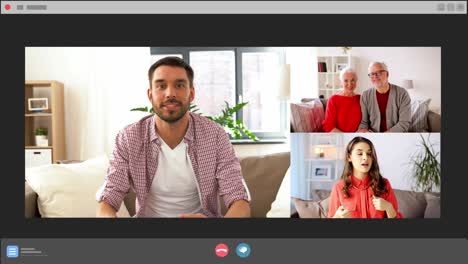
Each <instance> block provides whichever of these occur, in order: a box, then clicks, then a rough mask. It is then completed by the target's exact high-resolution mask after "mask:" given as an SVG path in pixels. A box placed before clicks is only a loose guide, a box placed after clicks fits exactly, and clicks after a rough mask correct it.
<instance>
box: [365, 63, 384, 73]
mask: <svg viewBox="0 0 468 264" xmlns="http://www.w3.org/2000/svg"><path fill="white" fill-rule="evenodd" d="M374 65H380V67H382V68H383V69H384V70H386V71H387V72H388V67H387V64H385V62H383V61H371V63H369V67H367V70H370V68H371V67H372V66H374Z"/></svg>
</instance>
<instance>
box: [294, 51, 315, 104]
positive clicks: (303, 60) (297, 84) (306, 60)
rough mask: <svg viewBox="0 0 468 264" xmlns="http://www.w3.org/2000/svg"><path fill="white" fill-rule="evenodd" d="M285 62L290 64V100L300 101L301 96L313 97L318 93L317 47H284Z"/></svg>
mask: <svg viewBox="0 0 468 264" xmlns="http://www.w3.org/2000/svg"><path fill="white" fill-rule="evenodd" d="M286 63H287V64H290V65H291V66H290V82H291V90H290V93H291V97H290V99H291V102H292V103H297V102H300V101H301V99H302V98H313V97H316V95H317V94H318V87H317V82H318V76H317V74H311V73H314V72H317V71H318V70H317V48H314V47H291V48H286Z"/></svg>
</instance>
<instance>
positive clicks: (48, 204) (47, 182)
mask: <svg viewBox="0 0 468 264" xmlns="http://www.w3.org/2000/svg"><path fill="white" fill-rule="evenodd" d="M108 164H109V161H108V159H107V157H106V156H100V157H97V158H95V159H90V160H87V161H84V162H81V163H74V164H52V165H45V166H40V167H34V168H28V169H26V181H27V182H28V184H29V185H30V187H31V188H32V189H33V190H34V192H35V193H37V195H38V199H37V204H38V209H39V213H40V214H41V216H42V217H95V216H96V209H97V205H98V203H97V201H96V199H95V194H96V191H97V190H98V189H99V187H100V186H101V185H102V184H103V182H104V177H105V175H106V171H107V166H108ZM117 215H118V216H119V217H129V214H128V211H127V209H126V208H125V206H122V207H121V208H120V210H119V212H118V214H117Z"/></svg>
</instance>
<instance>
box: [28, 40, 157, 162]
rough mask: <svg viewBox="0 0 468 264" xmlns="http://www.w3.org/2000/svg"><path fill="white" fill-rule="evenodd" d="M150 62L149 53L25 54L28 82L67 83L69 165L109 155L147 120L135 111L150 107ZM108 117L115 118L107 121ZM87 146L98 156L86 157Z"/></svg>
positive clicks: (72, 50)
mask: <svg viewBox="0 0 468 264" xmlns="http://www.w3.org/2000/svg"><path fill="white" fill-rule="evenodd" d="M150 60H151V58H150V54H149V48H147V47H131V48H124V47H112V48H103V47H97V48H96V47H27V48H26V49H25V65H26V67H25V78H26V79H27V80H57V81H60V82H62V83H64V93H65V95H64V96H65V104H64V105H65V129H66V131H65V140H66V158H67V159H87V158H91V157H93V156H96V155H98V154H101V153H102V152H107V153H109V152H110V150H111V148H112V145H113V141H114V137H115V134H116V133H117V131H118V130H119V129H121V128H122V127H123V126H124V125H127V124H129V123H131V122H134V121H136V120H138V119H139V118H140V117H141V116H143V115H144V114H143V113H136V112H130V111H129V109H131V108H133V107H137V106H146V105H149V102H148V99H147V97H146V89H147V88H148V81H147V79H148V78H147V70H148V67H149V65H150V62H151V61H150ZM135 90H137V92H135ZM104 111H108V112H111V115H112V116H114V117H115V118H111V119H109V118H105V116H107V115H105V114H104ZM91 123H92V125H90V124H91ZM103 137H104V138H105V139H103ZM82 144H87V145H88V146H89V145H91V146H95V148H94V149H95V150H93V149H89V148H88V149H89V150H88V151H84V150H83V148H82V147H81V146H82Z"/></svg>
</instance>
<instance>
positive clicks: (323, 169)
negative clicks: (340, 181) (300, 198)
mask: <svg viewBox="0 0 468 264" xmlns="http://www.w3.org/2000/svg"><path fill="white" fill-rule="evenodd" d="M331 170H332V167H331V165H311V171H310V173H311V179H312V180H316V181H321V180H331V178H332V177H331V176H332V175H331Z"/></svg>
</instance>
